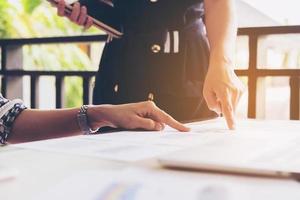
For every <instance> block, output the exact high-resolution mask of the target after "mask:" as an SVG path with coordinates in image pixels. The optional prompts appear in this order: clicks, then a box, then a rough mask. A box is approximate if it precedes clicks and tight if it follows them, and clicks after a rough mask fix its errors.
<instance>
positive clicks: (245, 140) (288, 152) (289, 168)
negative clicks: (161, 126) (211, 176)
mask: <svg viewBox="0 0 300 200" xmlns="http://www.w3.org/2000/svg"><path fill="white" fill-rule="evenodd" d="M239 124H240V127H239V129H238V130H236V131H231V132H230V131H219V132H218V131H217V130H221V129H220V128H217V127H218V125H217V124H215V126H214V127H215V128H217V130H216V131H215V132H211V133H210V134H209V136H207V137H203V138H202V141H203V143H202V144H198V145H196V146H194V147H192V148H187V149H184V150H180V151H178V152H175V153H171V154H169V155H165V156H162V157H160V158H159V160H160V162H161V164H162V165H163V166H165V167H172V168H185V169H196V170H202V171H213V172H226V173H238V174H248V175H263V176H276V177H286V178H288V177H290V178H295V179H300V159H299V155H300V133H299V130H300V123H299V122H292V121H247V122H246V121H244V122H241V123H239ZM205 129H211V127H210V126H209V124H204V125H203V126H202V127H201V128H200V126H199V124H198V125H196V124H195V125H194V131H195V132H197V131H199V132H202V131H203V130H205ZM204 135H206V134H204ZM204 135H203V136H204Z"/></svg>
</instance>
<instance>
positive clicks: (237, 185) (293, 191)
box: [34, 168, 300, 200]
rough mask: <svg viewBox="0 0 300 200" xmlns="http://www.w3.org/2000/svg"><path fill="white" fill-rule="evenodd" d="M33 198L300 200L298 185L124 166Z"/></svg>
mask: <svg viewBox="0 0 300 200" xmlns="http://www.w3.org/2000/svg"><path fill="white" fill-rule="evenodd" d="M34 199H36V200H39V199H43V200H48V199H49V200H50V199H51V200H52V199H55V200H60V199H72V200H82V199H85V200H99V199H101V200H154V199H155V200H182V199H188V200H198V199H201V200H241V199H243V200H248V199H249V200H253V199H256V200H259V199H261V200H266V199H272V200H277V199H278V200H279V199H280V200H282V199H289V200H299V199H300V184H298V183H296V182H293V181H283V180H261V179H244V178H231V177H218V176H209V175H198V174H190V175H188V174H183V173H178V172H172V171H166V172H161V171H152V170H141V169H136V168H132V169H127V170H123V171H113V170H110V171H109V170H106V171H86V172H81V173H78V174H76V175H74V176H71V177H68V178H66V179H65V180H64V181H62V182H60V183H58V184H57V185H56V186H54V187H53V188H50V189H49V190H47V191H41V192H40V193H39V194H38V195H37V197H36V198H34Z"/></svg>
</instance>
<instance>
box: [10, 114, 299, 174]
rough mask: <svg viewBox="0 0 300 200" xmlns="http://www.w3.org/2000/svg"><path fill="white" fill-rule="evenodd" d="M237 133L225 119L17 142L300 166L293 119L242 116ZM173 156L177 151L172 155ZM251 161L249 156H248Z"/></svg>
mask: <svg viewBox="0 0 300 200" xmlns="http://www.w3.org/2000/svg"><path fill="white" fill-rule="evenodd" d="M237 124H238V129H237V130H236V131H230V130H228V129H227V127H226V122H225V120H224V119H216V120H210V121H205V122H197V123H191V124H188V126H189V127H191V132H189V133H181V132H178V131H176V130H174V129H171V128H170V127H167V128H166V129H165V130H164V131H162V132H146V131H144V132H135V131H124V132H116V133H108V134H100V135H89V136H77V137H70V138H62V139H54V140H46V141H41V142H31V143H24V144H18V145H15V146H16V147H19V148H26V149H35V150H40V151H49V152H58V153H68V154H75V155H86V156H94V157H99V158H103V159H109V160H117V161H126V162H134V161H140V160H145V159H150V158H158V157H162V156H164V155H170V154H171V153H173V152H177V151H181V150H188V149H190V148H201V149H203V150H201V151H200V150H199V151H200V152H198V151H195V152H193V153H191V154H190V155H191V156H192V155H194V156H195V155H198V154H199V156H200V155H201V156H202V157H201V158H203V159H208V160H207V161H213V160H218V161H222V162H225V163H228V164H229V163H231V162H232V160H235V159H238V160H239V162H243V163H248V161H249V160H251V161H252V162H253V163H254V161H255V163H256V164H258V163H259V165H260V166H263V165H267V163H268V162H272V163H273V164H276V166H278V167H279V166H280V167H282V168H284V169H290V170H293V171H295V170H298V169H300V159H298V157H297V156H298V155H300V133H299V130H300V123H298V122H291V121H256V120H241V121H239V122H238V123H237ZM170 156H171V155H170ZM245 156H247V157H245ZM246 159H247V160H246Z"/></svg>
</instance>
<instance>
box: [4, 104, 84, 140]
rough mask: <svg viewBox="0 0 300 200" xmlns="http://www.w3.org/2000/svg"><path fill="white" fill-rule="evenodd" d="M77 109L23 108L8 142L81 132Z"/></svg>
mask: <svg viewBox="0 0 300 200" xmlns="http://www.w3.org/2000/svg"><path fill="white" fill-rule="evenodd" d="M78 110H79V109H62V110H51V111H50V110H49V111H48V110H47V111H41V110H30V109H29V110H24V111H23V112H22V113H21V114H20V115H19V116H18V117H17V119H16V120H15V122H14V124H13V128H12V132H11V135H10V137H9V141H8V142H9V143H19V142H27V141H34V140H42V139H50V138H58V137H66V136H73V135H79V134H81V131H80V128H79V126H78V123H77V117H76V116H77V112H78Z"/></svg>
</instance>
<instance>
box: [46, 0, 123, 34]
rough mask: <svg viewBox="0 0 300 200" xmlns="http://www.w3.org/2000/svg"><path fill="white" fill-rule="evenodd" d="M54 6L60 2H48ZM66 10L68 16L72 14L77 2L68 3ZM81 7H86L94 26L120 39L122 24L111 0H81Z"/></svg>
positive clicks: (56, 0)
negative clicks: (74, 4)
mask: <svg viewBox="0 0 300 200" xmlns="http://www.w3.org/2000/svg"><path fill="white" fill-rule="evenodd" d="M47 1H49V2H50V3H51V4H53V5H55V6H56V5H57V4H58V0H47ZM66 2H67V3H70V2H71V4H67V5H66V10H65V12H66V13H67V14H70V13H71V12H72V9H73V3H75V2H76V1H66ZM78 2H79V3H80V4H81V6H86V7H87V11H88V15H89V16H90V17H92V18H93V25H94V26H95V27H97V28H99V29H101V30H103V31H104V32H106V33H107V34H108V35H110V36H112V37H115V38H120V37H121V36H122V35H123V33H122V31H121V26H120V23H119V22H118V18H117V17H116V15H115V11H114V6H113V3H112V2H111V1H109V0H79V1H78Z"/></svg>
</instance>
